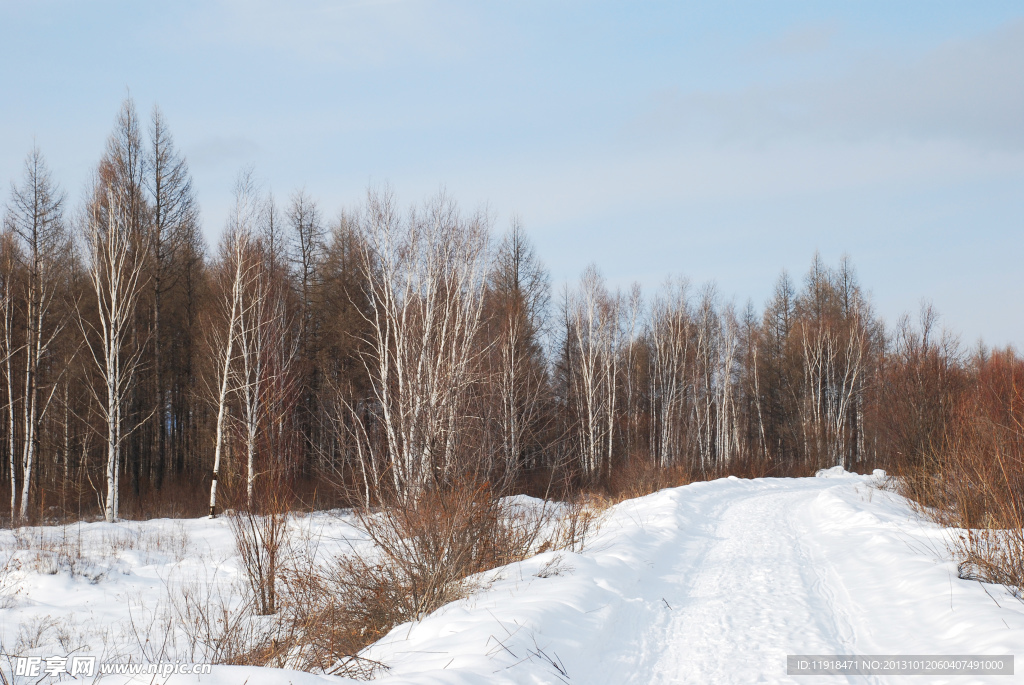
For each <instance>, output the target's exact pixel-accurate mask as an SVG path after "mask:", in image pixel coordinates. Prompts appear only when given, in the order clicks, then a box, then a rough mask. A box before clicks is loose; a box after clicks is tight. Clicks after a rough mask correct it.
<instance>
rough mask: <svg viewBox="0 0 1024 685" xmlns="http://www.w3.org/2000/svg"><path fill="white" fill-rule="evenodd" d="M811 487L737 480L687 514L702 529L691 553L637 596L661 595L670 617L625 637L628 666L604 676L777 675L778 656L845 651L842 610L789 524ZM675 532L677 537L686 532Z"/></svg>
mask: <svg viewBox="0 0 1024 685" xmlns="http://www.w3.org/2000/svg"><path fill="white" fill-rule="evenodd" d="M821 490H822V487H821V485H819V484H817V483H814V484H813V485H811V486H810V487H805V488H799V489H797V490H796V491H794V490H793V489H791V488H786V489H780V488H769V489H764V488H758V489H754V490H752V489H749V488H747V487H744V485H743V484H742V483H737V484H736V488H735V493H729V496H728V497H727V498H726V497H723V498H720V499H718V500H717V501H707V502H703V503H702V504H703V505H704V506H701V507H698V512H695V513H696V517H695V521H694V522H695V523H697V522H700V524H702V525H701V528H702V529H703V530H701V534H702V536H703V537H704V542H703V544H702V545H701V547H700V550H699V554H698V555H697V556H695V557H691V558H689V559H678V558H677V559H676V563H674V564H672V565H671V567H670V572H669V573H664V571H662V573H661V574H660V577H659V576H658V574H657V573H649V574H646V575H649V576H651V577H649V578H648V579H646V582H645V583H644V585H645V586H646V587H645V591H644V600H645V603H646V604H647V606H649V607H650V606H655V605H657V604H660V603H661V601H662V600H661V597H665V598H666V600H667V602H668V603H669V604H670V605H671V606H672V610H671V611H670V612H669V614H670V618H669V619H668V620H664V619H663V618H661V619H660V620H653V621H651V622H650V623H649V624H648V626H647V628H646V632H645V634H644V635H643V637H641V638H640V639H639V640H637V641H635V642H634V643H633V646H632V648H633V649H637V650H638V653H636V654H635V657H636V658H635V659H634V661H633V668H632V669H630V672H627V673H622V672H620V673H616V674H614V675H611V674H609V678H608V679H607V680H606V681H605V682H609V683H611V682H631V683H645V684H646V683H651V684H652V685H667V684H668V683H673V684H674V683H690V682H693V683H708V682H716V683H723V682H742V683H754V682H773V681H775V680H773V677H771V676H766V675H765V674H767V673H779V671H780V664H782V671H783V673H784V668H785V666H784V664H785V658H786V655H787V654H794V653H818V654H828V653H836V654H840V653H844V652H848V651H850V650H851V648H852V647H853V645H854V634H855V633H854V629H853V625H852V623H851V621H850V618H849V614H848V612H847V611H846V609H845V608H844V607H843V606H842V603H841V602H840V601H839V600H838V599H837V592H836V590H835V589H834V588H832V586H831V581H830V579H829V577H828V576H827V575H826V574H827V571H824V572H822V571H819V570H818V568H817V565H816V564H815V563H814V562H815V560H814V559H812V557H811V554H810V552H809V551H808V549H807V548H806V545H805V543H804V542H803V540H802V539H803V537H804V536H806V535H807V531H806V530H805V529H802V527H801V530H798V528H797V525H796V524H795V522H794V518H798V516H799V514H805V513H806V511H807V507H808V504H809V502H810V501H813V499H814V498H815V497H817V495H818V493H820V492H821ZM700 509H703V511H700ZM680 533H681V535H680V537H681V538H682V539H683V540H685V538H686V537H688V536H690V535H692V534H693V531H680ZM685 549H687V546H686V545H682V546H681V547H680V551H682V550H685ZM819 563H820V562H819ZM655 570H656V569H652V571H655ZM660 608H661V610H662V616H664V609H665V607H664V606H661V607H660ZM652 613H653V612H652ZM623 676H625V677H623ZM782 680H783V681H790V679H789V678H786V677H783V678H782ZM860 682H863V680H862V681H860Z"/></svg>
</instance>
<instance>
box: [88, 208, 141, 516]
mask: <svg viewBox="0 0 1024 685" xmlns="http://www.w3.org/2000/svg"><path fill="white" fill-rule="evenodd" d="M105 199H106V202H105V206H102V205H101V204H100V203H99V202H94V203H93V207H92V211H91V213H90V216H89V219H88V221H87V224H86V233H87V235H86V237H87V242H88V246H89V257H90V259H89V280H90V282H91V283H92V287H93V292H94V294H95V296H96V305H97V313H98V320H99V324H98V327H96V328H95V330H94V331H93V333H94V334H95V335H89V334H88V332H86V338H87V340H88V341H89V349H90V352H91V356H92V359H93V361H94V362H95V364H96V367H97V369H98V370H99V374H100V377H101V379H102V381H103V389H104V391H105V392H104V396H98V398H97V399H99V403H100V413H101V416H102V417H103V421H104V424H105V427H106V436H105V438H106V444H105V448H106V449H105V452H106V481H107V492H106V497H105V499H104V503H103V509H104V516H105V518H106V520H107V521H108V522H111V521H115V520H117V518H118V505H119V493H120V473H121V446H122V443H123V441H124V439H125V438H126V437H127V436H128V435H129V434H130V433H131V432H132V431H133V430H134V429H135V428H137V427H138V424H136V425H135V426H131V427H129V428H128V429H127V430H126V427H125V426H124V404H125V399H126V396H127V393H128V390H129V388H130V387H131V385H132V382H133V379H134V376H135V373H136V372H137V370H138V367H139V361H140V357H141V354H142V347H141V346H139V345H134V346H133V345H131V342H132V341H131V339H130V337H131V336H130V334H131V328H132V321H133V319H134V317H135V310H136V305H137V304H138V300H139V294H140V292H141V290H142V288H143V286H144V285H145V280H146V278H145V275H144V268H143V267H144V264H145V253H144V250H145V245H139V244H138V240H137V237H138V234H135V235H133V232H132V230H131V217H130V215H129V208H128V206H126V204H124V203H123V201H122V198H121V197H120V196H119V194H118V193H116V192H115V190H113V189H108V190H107V192H106V198H105ZM79 320H80V321H83V318H82V316H81V315H80V316H79ZM83 325H84V324H83ZM97 336H98V337H99V341H98V342H97V341H95V340H94V338H95V337H97Z"/></svg>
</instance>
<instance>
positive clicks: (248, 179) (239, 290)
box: [210, 169, 260, 518]
mask: <svg viewBox="0 0 1024 685" xmlns="http://www.w3.org/2000/svg"><path fill="white" fill-rule="evenodd" d="M259 211H260V207H259V193H258V190H257V188H256V182H255V179H254V178H253V171H252V169H246V170H243V171H242V172H241V173H240V174H239V176H238V180H237V181H236V182H235V206H234V208H233V210H232V213H231V218H230V219H229V220H228V228H227V234H226V235H225V238H224V243H223V246H222V248H221V252H222V255H223V262H224V268H225V274H226V275H227V277H228V283H227V284H226V285H225V287H224V289H223V294H222V295H221V297H220V306H221V308H222V309H223V311H224V313H225V314H226V315H227V330H226V332H225V334H224V335H219V334H218V333H217V332H216V331H214V332H213V338H214V341H213V342H214V344H213V347H214V350H215V354H216V361H217V372H218V376H219V377H218V378H217V390H216V401H217V424H216V428H215V432H214V450H213V480H212V482H211V483H210V518H213V517H214V516H216V514H217V478H218V476H219V475H220V465H221V454H222V451H223V445H224V428H225V419H226V413H227V405H228V394H229V390H230V388H231V386H230V383H231V378H232V364H233V362H234V358H235V340H236V338H237V336H238V335H239V329H240V328H241V326H242V321H241V317H242V307H243V301H242V300H243V297H242V296H243V293H244V291H245V288H246V283H247V281H248V279H249V277H250V269H251V264H250V263H249V262H248V261H247V256H248V254H249V252H250V250H251V246H252V231H253V230H254V228H255V227H256V222H257V220H258V217H259Z"/></svg>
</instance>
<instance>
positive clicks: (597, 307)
mask: <svg viewBox="0 0 1024 685" xmlns="http://www.w3.org/2000/svg"><path fill="white" fill-rule="evenodd" d="M619 299H620V298H619V297H618V296H617V295H616V296H614V297H613V296H611V295H609V293H608V290H607V288H606V287H605V283H604V279H603V278H602V276H601V274H600V273H599V272H598V270H597V268H596V267H594V266H590V267H587V269H586V271H584V272H583V276H582V277H581V279H580V286H579V289H578V291H575V292H570V291H569V290H568V289H566V292H565V300H564V304H563V316H564V318H565V335H566V341H565V344H566V351H567V357H568V367H569V368H568V373H569V385H570V396H571V397H572V402H573V408H574V413H575V417H576V424H577V425H576V431H575V432H576V443H577V450H578V454H579V459H580V465H581V467H582V469H583V474H584V475H585V476H586V477H587V478H595V477H598V476H600V475H601V469H602V468H604V467H605V466H606V465H608V466H610V460H611V454H612V449H613V446H614V427H615V397H616V389H615V387H614V386H615V385H616V379H617V369H618V366H617V365H618V353H619V338H620V334H621V321H620V314H621V307H620V305H619Z"/></svg>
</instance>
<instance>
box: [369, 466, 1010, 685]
mask: <svg viewBox="0 0 1024 685" xmlns="http://www.w3.org/2000/svg"><path fill="white" fill-rule="evenodd" d="M873 485H874V483H873V482H872V479H871V478H869V477H861V476H858V477H851V476H844V477H839V478H807V479H761V480H755V481H747V480H738V479H733V478H729V479H723V480H719V481H714V482H709V483H695V484H693V485H689V486H686V487H683V488H676V489H673V490H667V491H662V492H660V493H657V494H654V495H651V496H648V497H645V498H641V499H639V500H632V501H628V502H624V503H622V504H620V505H618V506H617V507H615V508H614V510H613V511H612V512H611V513H610V515H609V518H608V520H607V522H606V523H605V525H604V527H603V528H602V532H601V535H600V536H599V537H598V539H597V540H595V542H594V543H593V545H592V547H591V549H590V550H589V551H587V552H585V553H584V554H580V555H566V556H565V557H564V559H563V562H562V563H563V564H565V565H567V566H569V567H571V568H572V570H571V571H568V570H567V571H566V572H565V573H564V574H563V575H561V576H558V577H552V578H538V577H536V576H534V575H533V574H534V573H536V572H537V570H538V569H539V568H540V567H541V566H542V565H543V564H544V563H545V562H546V561H549V559H545V558H543V557H542V558H540V559H536V560H531V561H529V562H525V563H523V564H521V565H519V566H520V568H513V569H509V570H508V571H506V573H505V578H504V579H503V580H500V581H498V582H496V583H495V584H494V585H493V586H492V588H491V589H490V590H489V591H488V592H486V593H483V594H481V595H479V596H477V597H475V598H473V599H471V600H468V601H466V602H464V603H461V604H460V605H457V606H452V607H448V608H446V609H444V610H442V611H440V612H438V613H437V614H436V615H434V616H431V617H430V618H428V619H427V620H426V621H424V622H422V623H421V624H418V625H416V626H414V627H413V628H412V630H410V629H409V627H406V628H404V629H402V630H398V631H395V633H393V634H392V635H391V636H390V637H389V638H386V639H385V640H382V641H381V643H380V644H378V645H377V646H375V647H374V649H373V652H374V654H375V655H376V656H378V657H379V658H381V659H383V660H384V661H386V662H387V663H391V664H392V665H393V670H392V672H391V679H393V682H416V683H434V682H438V683H439V682H453V683H455V682H466V683H470V682H472V683H478V682H510V683H511V682H514V683H558V682H571V683H577V682H578V683H592V684H595V685H596V684H599V683H609V684H613V683H614V684H618V683H645V684H646V683H651V684H668V683H756V682H805V683H807V682H847V681H849V682H903V681H905V682H922V680H926V681H927V682H942V681H943V680H942V679H941V678H934V677H931V678H927V679H922V678H921V677H920V676H907V677H903V678H900V677H894V676H876V677H866V676H859V677H851V678H846V677H840V676H831V677H821V676H818V677H808V676H800V677H793V676H787V675H786V656H787V654H860V655H866V654H905V655H912V654H932V655H941V654H950V655H951V654H968V653H978V654H1013V653H1014V652H1017V653H1020V652H1022V651H1024V611H1022V608H1024V607H1022V605H1021V604H1020V603H1019V602H1018V601H1017V600H1015V599H1013V598H1012V597H1010V596H1009V595H1008V594H1007V593H1006V592H1005V590H1003V589H1002V588H998V587H994V586H988V587H983V586H982V585H981V584H979V583H977V582H968V581H964V580H960V579H958V578H957V577H956V567H955V564H953V563H952V562H951V561H949V559H948V556H947V554H946V551H945V546H944V543H943V537H942V535H943V533H942V531H941V530H939V529H938V528H936V527H935V526H934V525H932V524H930V523H927V522H924V521H921V520H919V519H918V517H916V516H915V515H914V514H913V512H912V511H911V510H910V509H909V507H908V506H907V505H906V503H905V502H904V501H903V500H902V499H901V498H899V497H897V496H894V495H893V494H891V493H889V492H885V491H881V490H879V489H877V488H876V487H873ZM544 556H545V557H550V556H551V555H544ZM990 595H991V596H990ZM997 603H998V604H997ZM445 666H447V669H446V672H441V671H438V670H435V669H437V668H443V667H445ZM453 671H454V672H453ZM993 678H995V680H994V681H993ZM391 679H389V682H391ZM947 680H948V682H957V683H964V682H1013V681H1015V680H1016V678H1014V677H1010V678H1008V677H1005V676H985V677H979V678H972V677H969V676H955V677H949V678H948V679H947Z"/></svg>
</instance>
